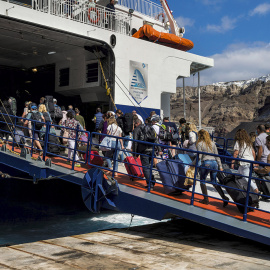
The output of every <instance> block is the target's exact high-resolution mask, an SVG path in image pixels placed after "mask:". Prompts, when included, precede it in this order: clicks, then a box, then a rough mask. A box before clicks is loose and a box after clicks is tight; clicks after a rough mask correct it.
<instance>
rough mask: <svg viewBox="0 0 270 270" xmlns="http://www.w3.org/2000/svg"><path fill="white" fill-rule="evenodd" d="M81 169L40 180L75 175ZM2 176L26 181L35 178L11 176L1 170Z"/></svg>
mask: <svg viewBox="0 0 270 270" xmlns="http://www.w3.org/2000/svg"><path fill="white" fill-rule="evenodd" d="M80 172H81V171H76V172H74V173H67V174H62V175H58V176H49V177H47V178H40V179H39V181H40V180H42V181H45V180H53V179H58V178H61V177H64V176H69V175H73V174H76V173H80ZM0 177H2V178H12V179H18V180H24V181H31V182H32V181H33V179H29V178H22V177H17V176H11V175H9V174H8V173H3V172H1V171H0Z"/></svg>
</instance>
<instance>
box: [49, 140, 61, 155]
mask: <svg viewBox="0 0 270 270" xmlns="http://www.w3.org/2000/svg"><path fill="white" fill-rule="evenodd" d="M60 150H61V148H60V141H59V139H58V137H55V136H52V135H49V140H48V148H47V151H48V152H50V153H51V154H56V155H59V154H60ZM48 155H50V154H49V153H48Z"/></svg>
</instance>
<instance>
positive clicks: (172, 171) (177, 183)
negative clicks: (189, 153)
mask: <svg viewBox="0 0 270 270" xmlns="http://www.w3.org/2000/svg"><path fill="white" fill-rule="evenodd" d="M157 169H158V172H159V175H160V178H161V181H162V183H163V184H165V185H169V186H165V185H164V192H165V193H166V194H170V193H174V192H175V193H176V192H177V193H178V194H181V193H182V192H183V190H180V189H175V188H174V187H178V188H181V189H186V190H188V189H189V188H190V186H185V185H184V182H185V178H186V174H185V168H184V164H183V163H181V162H179V161H178V160H173V161H171V160H169V159H167V160H164V161H161V162H159V163H158V164H157Z"/></svg>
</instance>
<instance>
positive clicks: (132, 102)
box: [94, 51, 147, 115]
mask: <svg viewBox="0 0 270 270" xmlns="http://www.w3.org/2000/svg"><path fill="white" fill-rule="evenodd" d="M94 54H95V56H96V58H97V60H99V59H100V57H98V56H97V54H96V53H95V51H94ZM107 65H108V64H107ZM105 70H106V71H108V68H106V67H105ZM114 75H115V77H116V78H117V79H118V80H119V81H120V83H121V84H122V85H123V86H124V87H125V89H126V90H127V91H128V92H129V94H130V95H131V96H132V97H133V99H135V98H134V96H133V95H132V94H131V93H130V91H129V90H128V88H127V87H126V86H125V84H124V83H123V82H122V81H121V79H120V78H119V77H118V76H117V74H116V73H115V72H114ZM115 83H116V84H117V85H118V86H119V88H120V89H121V90H122V92H123V93H124V94H125V96H126V97H127V98H128V100H129V101H130V102H131V104H132V105H133V106H134V107H135V108H136V109H138V108H139V107H140V109H142V110H143V112H144V113H145V115H147V113H146V111H145V110H144V109H143V107H142V106H141V105H140V104H138V105H139V107H137V106H136V104H135V103H134V101H133V100H132V99H131V98H130V97H129V96H128V95H127V94H126V92H125V91H124V90H123V88H122V87H121V86H120V85H119V83H117V82H116V81H115ZM139 113H140V114H142V113H141V112H140V111H139Z"/></svg>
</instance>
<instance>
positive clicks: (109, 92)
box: [98, 58, 117, 110]
mask: <svg viewBox="0 0 270 270" xmlns="http://www.w3.org/2000/svg"><path fill="white" fill-rule="evenodd" d="M98 61H99V65H100V68H101V71H102V75H103V78H104V81H105V88H106V90H107V93H106V94H107V96H110V98H111V100H112V103H113V105H114V107H115V109H116V110H117V107H116V105H115V103H114V100H113V97H112V94H111V88H109V87H108V83H107V80H106V76H105V73H104V69H103V66H102V64H101V61H100V58H98Z"/></svg>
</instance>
